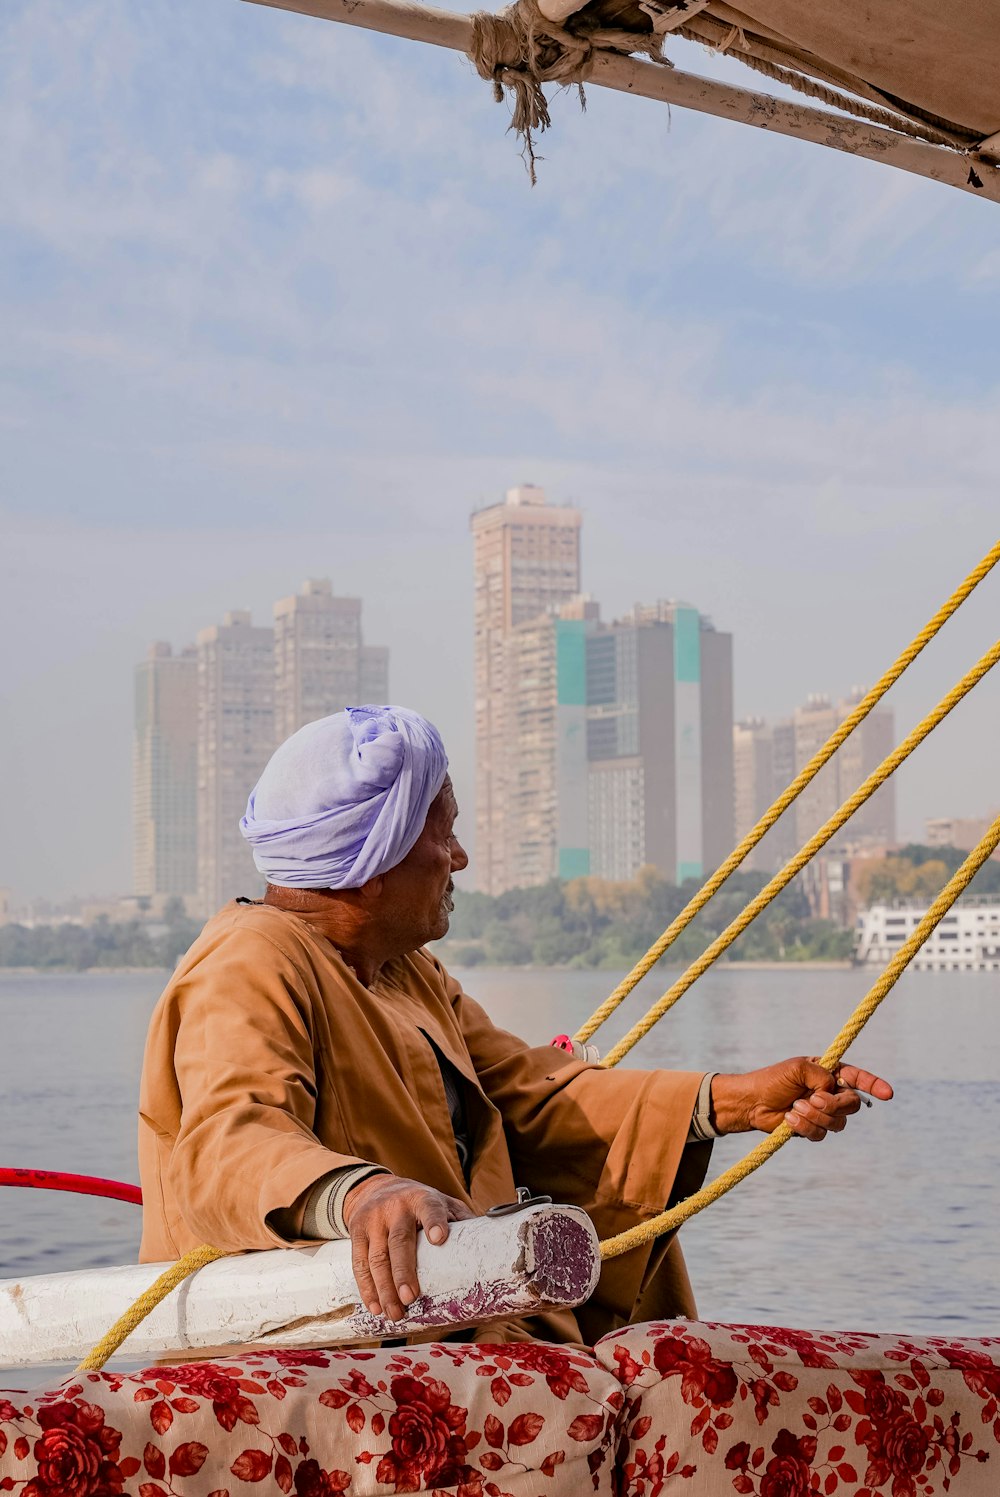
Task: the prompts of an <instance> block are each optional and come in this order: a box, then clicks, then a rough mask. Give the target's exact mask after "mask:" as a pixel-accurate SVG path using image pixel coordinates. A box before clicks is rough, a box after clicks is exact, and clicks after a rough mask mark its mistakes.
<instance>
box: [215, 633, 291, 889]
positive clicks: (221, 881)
mask: <svg viewBox="0 0 1000 1497" xmlns="http://www.w3.org/2000/svg"><path fill="white" fill-rule="evenodd" d="M274 746H275V734H274V631H273V630H272V629H266V628H259V627H255V626H254V625H253V624H252V623H251V620H250V614H249V613H246V612H243V611H237V612H233V613H227V614H226V615H225V619H224V621H223V623H221V624H213V625H212V626H211V627H210V628H208V629H202V630H201V632H200V633H199V635H198V903H199V907H200V909H201V911H202V912H203V913H204V914H211V913H212V912H213V911H214V910H216V909H218V907H219V906H220V905H222V904H224V903H225V902H226V900H228V899H233V898H234V897H235V896H236V895H239V894H254V893H255V892H256V891H258V890H259V888H260V876H259V874H258V873H257V871H256V869H255V868H254V864H253V858H252V856H251V853H250V849H249V848H248V847H247V845H246V843H245V842H244V840H243V838H242V836H241V835H240V828H239V822H240V817H241V816H242V815H243V812H244V811H245V809H246V803H247V796H248V795H249V793H250V791H251V790H252V789H253V787H254V784H255V783H256V781H257V779H258V777H259V775H260V772H261V770H262V769H263V768H264V765H265V764H266V763H267V761H268V759H269V758H270V756H271V754H272V753H273V751H274Z"/></svg>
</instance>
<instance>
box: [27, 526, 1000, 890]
mask: <svg viewBox="0 0 1000 1497" xmlns="http://www.w3.org/2000/svg"><path fill="white" fill-rule="evenodd" d="M581 513H584V515H585V519H587V524H588V525H590V527H591V530H590V534H591V539H590V542H588V548H590V549H591V551H594V552H599V554H602V555H603V552H605V549H606V548H605V545H603V540H605V536H606V528H605V527H602V525H600V518H602V516H600V513H597V516H594V513H593V510H591V509H582V506H581ZM594 518H597V521H599V522H597V525H594ZM466 524H467V510H466V518H463V516H461V515H457V516H455V524H454V527H452V528H455V530H458V534H460V545H461V549H463V551H464V557H463V555H460V557H458V561H463V564H464V569H469V539H467V531H466V530H464V525H466ZM594 530H597V537H594ZM602 531H603V533H602ZM434 539H436V540H439V539H440V536H437V534H436V536H434ZM289 549H293V548H289ZM955 549H958V548H955ZM341 560H347V558H344V557H343V548H341ZM347 564H349V560H347ZM963 564H964V563H963ZM293 567H298V570H299V572H301V570H302V567H301V564H299V563H296V558H295V557H292V558H290V561H289V564H287V566H281V572H283V573H284V576H280V575H275V570H277V569H275V570H274V572H272V570H268V573H266V575H265V581H263V582H262V581H260V579H257V581H256V582H254V587H253V593H254V602H256V614H257V615H263V617H266V614H268V611H269V606H271V605H269V602H266V599H268V594H269V597H271V599H272V597H274V596H278V594H280V593H281V590H283V588H281V584H283V581H284V585H286V576H287V572H289V570H292V569H293ZM292 575H295V572H292ZM271 576H274V581H269V578H271ZM367 576H368V581H370V584H371V585H368V587H361V585H359V587H358V590H359V591H365V603H367V609H368V612H370V614H371V617H373V618H374V620H377V623H374V624H373V626H371V632H373V633H374V635H382V638H385V639H388V644H389V648H391V650H392V651H394V657H398V656H403V660H404V662H406V663H404V665H403V666H401V668H398V669H397V672H395V674H397V675H398V677H406V675H407V674H409V675H412V677H415V674H416V672H415V671H413V665H412V662H413V639H415V632H413V629H412V627H410V626H409V624H406V623H404V624H403V627H398V626H397V624H395V623H394V614H395V617H397V618H398V617H400V611H398V609H392V608H391V606H389V608H386V606H385V605H386V593H385V591H383V593H382V594H380V593H379V585H377V570H376V569H368V570H367ZM449 578H451V581H449V587H451V594H452V596H454V594H458V596H460V602H461V605H463V606H461V611H460V608H458V605H455V606H454V608H451V606H449V609H448V627H446V639H448V656H446V657H445V669H443V671H439V669H431V672H428V674H425V677H424V680H425V683H427V686H428V689H431V690H433V692H434V695H436V696H437V704H439V705H437V707H436V705H434V702H433V701H431V702H430V711H428V696H430V695H431V690H428V693H427V695H425V693H419V695H418V693H410V705H416V707H418V708H421V710H424V711H428V716H431V717H434V720H437V722H439V725H440V726H442V731H443V732H445V735H446V741H448V746H449V751H451V754H452V765H454V778H455V781H457V787H458V792H460V804H461V822H460V826H461V831H463V835H464V837H466V838H467V841H469V844H470V847H472V844H473V843H475V834H473V802H475V789H473V774H472V647H470V644H469V650H467V656H466V662H467V663H466V672H467V674H466V680H469V693H467V696H461V698H458V701H455V696H454V692H452V693H445V692H442V686H443V684H451V683H454V680H455V678H457V677H458V678H461V650H460V648H457V645H461V642H463V630H464V633H466V636H469V639H470V635H472V629H470V627H469V623H470V618H472V596H470V594H472V588H470V587H469V585H466V587H463V585H461V582H463V578H461V573H460V575H458V579H455V575H454V570H451V572H449ZM948 581H949V584H951V582H952V581H955V578H954V575H952V578H949V579H948ZM671 582H672V579H671ZM394 584H395V585H398V594H400V597H401V599H403V600H404V602H406V608H404V611H403V612H404V614H406V615H407V617H413V615H415V611H416V605H418V603H419V597H416V596H415V588H413V578H412V576H410V578H409V581H407V578H406V576H404V575H401V573H398V575H397V576H395V578H394ZM352 585H353V584H352ZM939 585H940V584H939ZM988 585H990V584H987V587H988ZM669 590H671V591H677V593H681V591H693V590H692V588H689V587H684V584H683V582H681V584H680V585H671V588H669ZM222 591H223V590H222V588H219V587H217V584H214V582H213V578H211V576H208V575H207V578H205V582H204V585H202V587H201V590H199V593H198V596H196V599H195V603H193V605H192V603H184V605H183V608H181V624H180V627H174V629H172V630H169V633H171V635H172V638H174V641H175V642H177V647H178V648H183V641H184V639H190V638H193V635H195V633H196V632H198V626H199V623H202V621H204V618H205V615H208V617H211V614H213V611H214V612H216V614H217V615H219V603H220V597H219V593H222ZM234 591H237V594H238V590H237V588H234V587H231V585H228V587H226V588H225V593H228V594H229V596H231V597H232V594H234ZM606 591H608V593H611V606H609V609H608V611H609V612H614V614H615V617H624V615H626V614H627V612H629V608H627V606H624V605H623V603H621V602H620V603H618V605H617V606H615V590H612V588H608V590H606ZM463 593H464V597H463V596H461V594H463ZM981 593H984V590H981ZM244 596H246V593H244ZM617 597H618V600H621V599H624V597H629V593H626V591H624V590H623V588H621V587H620V585H618V588H617ZM720 603H722V599H720V597H719V594H716V600H714V603H713V602H711V600H710V605H708V611H710V612H711V611H713V606H714V608H716V611H717V609H719V606H720ZM907 606H909V620H907V627H909V626H912V627H913V629H915V627H918V626H919V623H922V621H924V609H925V603H922V602H919V600H916V599H909V600H907ZM428 612H430V609H428ZM963 612H964V614H966V617H964V618H963V615H960V617H958V618H957V620H955V624H957V626H964V627H960V629H958V630H957V633H958V635H960V636H963V638H961V639H957V641H955V642H957V644H963V645H964V648H966V660H961V659H958V660H957V666H958V668H960V669H961V668H964V665H966V663H967V660H969V659H970V657H972V653H973V651H979V650H981V648H982V645H981V639H982V636H984V627H990V626H991V623H993V621H991V620H990V618H988V597H987V596H985V593H984V596H981V597H976V596H975V594H973V599H972V600H970V603H969V605H966V611H963ZM463 614H464V617H463ZM184 615H186V617H187V620H189V623H184V621H183V620H184ZM153 617H154V618H156V621H157V623H159V621H160V620H162V618H165V617H171V618H177V605H175V603H172V605H171V606H169V608H168V611H166V614H165V612H163V611H162V608H157V611H156V614H154V615H153ZM452 620H454V623H452ZM753 623H754V620H753V618H749V620H747V618H746V617H740V614H737V615H735V618H734V624H732V627H734V633H735V635H737V639H738V651H737V714H738V716H743V717H746V716H751V714H753V713H754V711H756V710H757V708H760V707H765V708H768V707H769V711H768V716H769V717H771V719H780V717H781V716H786V714H787V713H790V711H792V710H793V707H795V696H793V695H792V692H790V690H789V689H787V687H786V683H784V681H783V680H780V678H777V677H772V678H769V680H766V681H765V683H763V686H765V689H763V690H760V677H759V675H753V674H751V672H749V671H747V669H746V660H747V656H749V650H747V645H746V641H747V638H749V636H751V633H753ZM949 627H951V626H949ZM166 633H168V630H166V629H159V627H156V623H154V626H153V629H151V630H150V632H148V633H147V636H145V638H136V639H135V642H132V639H129V638H126V639H124V641H121V638H120V636H117V639H118V645H120V647H121V648H120V654H121V656H123V657H124V659H123V663H121V668H120V672H118V683H120V686H118V693H117V695H118V707H117V711H115V714H114V716H112V719H111V720H109V719H108V717H106V716H103V717H102V723H100V735H102V743H103V744H106V746H108V749H109V750H111V751H112V753H114V754H117V759H118V763H120V765H121V768H120V769H118V771H117V774H115V777H114V780H112V781H109V793H108V804H106V805H105V807H103V808H102V822H103V823H111V825H114V823H115V819H117V825H118V832H117V838H115V843H117V846H115V844H112V852H114V865H115V867H117V870H118V871H117V874H114V873H112V874H111V876H105V877H103V879H100V877H90V876H88V871H87V868H88V865H87V867H82V870H81V871H79V873H78V874H76V877H75V879H73V880H72V883H70V882H60V867H61V859H60V858H58V856H55V858H54V862H52V868H54V876H52V877H43V879H42V877H39V879H34V880H31V879H25V877H18V873H16V865H15V861H13V859H12V858H10V856H7V858H6V859H4V867H3V871H1V873H0V885H4V886H9V888H10V891H12V898H13V903H15V906H16V904H18V901H25V900H27V901H34V900H45V898H54V900H57V901H58V900H67V898H75V897H91V895H93V897H103V895H106V894H112V892H126V891H127V889H129V888H130V885H132V877H130V868H129V864H130V847H132V816H130V801H129V793H127V784H129V775H130V769H129V760H127V757H124V756H123V753H121V746H123V744H124V746H126V749H127V741H129V726H127V725H129V722H130V719H132V713H133V702H132V692H130V689H129V686H130V677H132V671H133V668H135V657H136V656H138V654H141V653H142V651H144V650H145V648H148V638H156V636H157V635H166ZM439 638H443V636H440V626H439ZM469 639H467V642H469ZM903 639H904V632H903V627H901V626H900V624H898V623H897V624H895V627H894V630H892V632H891V633H889V635H888V639H886V645H888V648H898V645H900V644H901V642H903ZM889 641H891V642H889ZM942 642H943V641H942ZM855 644H856V642H855ZM126 653H127V654H126ZM864 653H867V651H864V650H858V648H856V647H855V650H853V654H852V665H850V666H849V668H841V671H840V672H838V675H834V674H832V672H831V674H829V675H826V674H823V677H822V678H820V674H819V669H816V671H814V672H813V671H811V669H810V671H808V674H805V672H802V671H801V669H799V671H798V680H799V681H802V683H804V687H802V689H801V690H799V693H798V699H799V701H801V699H804V698H805V696H808V695H810V692H814V690H816V687H817V683H820V684H822V686H823V687H825V689H828V690H829V693H831V695H849V690H850V689H849V687H841V690H840V692H837V687H835V683H837V680H838V678H840V680H841V681H852V680H856V678H858V677H859V674H861V672H859V671H858V669H856V665H858V663H859V660H861V659H862V656H864ZM943 654H945V653H943V651H942V650H939V648H937V647H933V648H931V650H930V651H928V657H930V660H928V665H933V666H934V669H933V671H928V669H927V666H925V665H924V662H921V663H918V666H915V668H913V671H912V674H910V675H912V678H913V680H912V681H907V680H904V683H901V686H900V687H897V689H895V690H894V693H892V698H891V699H889V701H897V699H898V698H900V695H901V689H904V687H909V690H906V692H904V693H903V702H904V707H903V708H901V710H900V729H901V732H903V731H904V729H906V726H907V723H909V722H912V720H913V717H915V716H916V713H918V710H919V711H922V710H924V708H925V705H928V704H930V701H931V698H933V696H934V695H940V690H943V689H946V687H948V686H949V684H951V681H952V680H954V677H952V675H951V671H952V669H954V668H952V665H951V662H949V659H942V657H943ZM948 654H949V656H951V657H952V659H954V657H955V656H957V651H955V650H952V651H949V653H948ZM936 656H937V659H934V657H936ZM885 663H886V657H885V654H883V657H882V660H880V662H879V665H885ZM741 666H744V669H741ZM928 675H931V681H930V684H928V681H927V677H928ZM831 680H832V683H834V684H831ZM123 686H124V690H123ZM987 692H988V684H984V687H981V689H979V690H978V693H973V699H972V701H970V702H969V704H967V708H964V710H960V714H961V717H963V719H964V722H966V723H967V722H969V717H970V716H973V720H975V716H976V713H978V716H979V719H981V720H982V719H984V717H987V720H988V714H990V704H988V702H987V701H985V698H987ZM394 696H395V698H397V699H406V696H407V693H406V689H404V687H403V689H400V690H398V692H395V689H394ZM907 699H909V702H907ZM103 701H105V698H102V704H103ZM910 702H912V704H913V705H912V707H909V704H910ZM771 704H772V705H771ZM442 708H443V710H442ZM970 710H972V711H970ZM960 714H955V716H957V717H960ZM463 719H466V723H464V725H463ZM115 720H117V728H114V732H112V726H111V725H112V723H114V722H115ZM463 726H464V728H466V732H464V735H463ZM901 732H900V737H901ZM949 732H951V734H952V744H951V749H948V747H946V749H943V750H940V751H939V753H937V754H936V757H937V772H934V774H931V775H925V777H924V780H925V787H921V789H919V790H918V793H916V795H915V793H913V792H912V790H910V793H909V795H907V793H906V787H904V786H901V793H900V799H901V802H903V804H901V810H900V840H901V841H909V840H915V841H921V840H924V834H925V822H927V820H931V819H942V817H945V819H954V817H960V819H961V817H966V819H978V817H981V816H982V814H985V810H988V808H990V807H991V805H993V804H994V799H996V792H993V789H991V783H990V780H988V778H987V780H985V781H984V789H982V792H979V793H976V792H975V777H973V793H970V784H969V783H967V778H966V777H963V781H961V784H960V783H954V780H952V777H951V774H949V768H951V757H952V754H957V753H958V754H961V751H963V741H964V743H966V744H969V743H970V741H972V743H973V744H975V741H976V735H975V734H973V735H972V738H966V735H964V734H963V732H961V723H957V725H954V728H952V725H943V728H942V729H939V735H936V737H940V738H945V735H946V734H949ZM115 746H117V747H115ZM933 749H934V744H933V743H930V744H928V746H927V749H925V750H921V753H922V754H927V750H933ZM915 766H919V756H915ZM903 778H906V777H903ZM123 789H124V793H123ZM991 796H993V798H991ZM907 799H909V805H907V804H906V801H907ZM18 810H19V805H15V807H13V817H15V820H16V814H18ZM6 846H7V847H9V846H10V840H7V844H6ZM102 850H103V852H105V853H106V847H103V849H102ZM55 852H57V850H55ZM466 886H472V870H470V876H467V879H466Z"/></svg>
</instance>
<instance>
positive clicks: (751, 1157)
mask: <svg viewBox="0 0 1000 1497" xmlns="http://www.w3.org/2000/svg"><path fill="white" fill-rule="evenodd" d="M998 847H1000V816H998V817H997V818H996V820H995V821H994V823H993V825H992V826H991V827H990V829H989V831H988V832H987V833H986V835H985V837H983V838H982V840H981V841H980V842H978V843H977V844H976V846H975V847H974V848H973V850H972V852H970V853H969V855H968V857H967V858H966V859H965V861H964V862H963V863H962V866H961V867H960V868H959V869H958V870H957V872H956V873H954V874H953V876H952V877H951V878H950V879H949V880H948V882H947V884H945V886H944V888H943V889H942V890H941V892H940V894H939V895H938V896H937V898H936V899H935V900H934V902H933V904H932V905H931V907H930V909H929V910H928V911H927V913H926V915H924V917H923V919H922V920H921V921H920V923H919V924H918V925H917V927H916V929H915V930H914V931H913V933H912V935H910V936H909V938H908V939H907V940H906V941H905V942H904V943H903V945H902V946H901V947H900V948H899V950H898V951H897V953H896V955H895V956H894V957H893V958H892V961H891V962H890V963H889V965H888V966H887V967H886V969H885V971H884V972H883V973H882V975H881V976H880V977H879V978H878V980H877V981H876V982H875V983H874V984H873V986H872V987H871V988H870V989H869V990H868V992H867V993H866V994H865V996H864V998H863V999H862V1000H861V1002H860V1003H859V1004H858V1006H857V1008H856V1009H855V1010H854V1012H853V1014H852V1015H851V1017H850V1018H849V1019H848V1021H847V1023H846V1024H845V1025H844V1027H843V1029H842V1030H841V1031H840V1033H839V1034H838V1035H837V1038H836V1039H835V1040H834V1041H833V1043H832V1045H830V1046H829V1048H828V1049H827V1051H826V1053H825V1054H824V1055H822V1056H821V1057H820V1061H819V1063H820V1065H821V1066H825V1067H826V1068H827V1070H832V1069H833V1067H834V1066H836V1065H839V1063H840V1062H841V1061H842V1060H843V1058H844V1056H845V1054H846V1053H847V1051H848V1049H849V1047H850V1046H851V1045H852V1044H853V1043H854V1041H855V1040H856V1039H857V1037H858V1035H859V1034H860V1033H861V1031H862V1029H864V1027H865V1025H866V1024H867V1023H868V1020H869V1019H870V1018H871V1017H872V1015H873V1014H874V1012H875V1010H876V1009H877V1008H878V1006H879V1004H880V1003H881V1002H882V1001H883V999H884V998H886V997H887V996H888V994H889V993H890V992H891V991H892V989H893V987H894V986H895V984H896V982H897V981H898V979H899V978H900V976H901V975H902V973H903V972H904V971H905V970H906V968H907V966H908V965H909V964H910V962H911V961H912V960H913V958H914V957H915V956H916V954H917V952H918V951H919V950H920V948H921V946H922V945H923V944H924V942H925V941H926V940H927V939H928V937H929V936H930V935H932V934H933V932H934V930H935V928H936V926H937V925H938V923H939V922H940V921H941V920H942V919H943V918H944V916H945V915H946V914H947V913H948V911H949V910H950V909H951V907H952V905H953V904H954V903H955V900H956V899H957V898H958V896H959V895H960V894H961V893H962V892H963V890H964V889H966V888H967V887H968V885H969V884H970V883H971V882H972V880H973V878H974V877H975V875H976V874H977V873H978V872H979V869H980V868H981V867H982V866H983V864H984V863H985V862H986V859H987V858H989V857H991V856H992V854H993V853H994V852H995V851H996V849H997V848H998ZM794 1137H796V1135H795V1134H794V1133H793V1132H792V1130H791V1128H789V1126H788V1124H787V1123H781V1124H780V1125H779V1126H778V1127H777V1128H776V1129H775V1131H774V1132H773V1133H770V1134H768V1136H767V1137H766V1138H765V1139H762V1141H761V1142H760V1143H759V1144H758V1145H757V1147H756V1148H755V1149H751V1150H750V1152H749V1154H747V1155H745V1156H744V1158H743V1159H741V1160H740V1161H739V1162H738V1163H737V1164H734V1165H733V1166H732V1168H731V1169H728V1170H725V1171H724V1172H723V1174H721V1175H719V1177H718V1179H716V1180H713V1181H712V1183H711V1184H710V1185H706V1186H705V1187H704V1188H703V1189H702V1190H699V1191H697V1192H696V1193H695V1194H694V1195H692V1196H688V1198H687V1200H686V1201H681V1202H680V1204H679V1205H677V1206H674V1207H672V1208H671V1209H670V1210H669V1211H663V1212H661V1213H660V1215H659V1216H654V1217H652V1218H651V1219H650V1220H649V1221H646V1222H641V1223H640V1224H639V1226H637V1227H631V1228H629V1230H628V1231H627V1232H620V1233H619V1234H618V1236H617V1237H609V1238H607V1239H606V1240H605V1241H604V1242H602V1243H601V1257H602V1258H605V1259H606V1258H617V1257H618V1256H619V1255H620V1254H621V1253H627V1252H630V1251H631V1249H632V1248H637V1247H644V1246H645V1245H646V1244H647V1243H650V1242H652V1241H653V1239H654V1238H656V1237H662V1236H663V1234H664V1233H665V1232H673V1231H676V1229H677V1228H678V1227H679V1226H681V1225H682V1223H684V1222H686V1221H688V1220H689V1219H690V1218H691V1217H692V1216H696V1215H697V1214H698V1212H699V1211H704V1210H705V1207H706V1206H711V1205H712V1203H713V1202H714V1201H717V1200H719V1199H720V1197H722V1196H724V1195H726V1194H727V1193H728V1192H729V1191H730V1190H732V1189H733V1187H734V1186H735V1185H738V1184H739V1183H740V1181H741V1180H745V1179H746V1178H747V1176H748V1175H752V1174H753V1172H754V1170H758V1169H760V1167H761V1165H762V1164H763V1163H764V1162H765V1161H766V1160H768V1159H770V1157H771V1155H772V1154H776V1153H777V1152H778V1150H779V1149H780V1148H782V1147H783V1146H784V1145H785V1144H786V1143H787V1142H788V1140H789V1139H790V1138H794Z"/></svg>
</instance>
